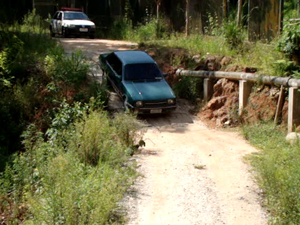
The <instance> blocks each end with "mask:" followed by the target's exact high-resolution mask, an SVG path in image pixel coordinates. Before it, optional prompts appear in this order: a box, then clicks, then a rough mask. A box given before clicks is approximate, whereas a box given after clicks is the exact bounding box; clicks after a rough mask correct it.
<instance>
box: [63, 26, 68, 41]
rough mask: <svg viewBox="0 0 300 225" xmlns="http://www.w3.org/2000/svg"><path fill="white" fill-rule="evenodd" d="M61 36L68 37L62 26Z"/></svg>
mask: <svg viewBox="0 0 300 225" xmlns="http://www.w3.org/2000/svg"><path fill="white" fill-rule="evenodd" d="M62 36H63V37H64V38H67V37H68V34H67V31H66V28H64V27H63V28H62Z"/></svg>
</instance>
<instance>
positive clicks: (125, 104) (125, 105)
mask: <svg viewBox="0 0 300 225" xmlns="http://www.w3.org/2000/svg"><path fill="white" fill-rule="evenodd" d="M127 103H128V101H127V98H125V99H124V109H125V112H130V108H129V107H128V104H127Z"/></svg>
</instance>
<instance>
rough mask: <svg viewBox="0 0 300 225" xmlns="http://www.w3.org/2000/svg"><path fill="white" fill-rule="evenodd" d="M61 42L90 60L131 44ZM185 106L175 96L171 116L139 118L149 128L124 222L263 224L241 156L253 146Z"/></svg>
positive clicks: (254, 188)
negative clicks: (139, 175) (204, 120)
mask: <svg viewBox="0 0 300 225" xmlns="http://www.w3.org/2000/svg"><path fill="white" fill-rule="evenodd" d="M61 43H62V45H63V46H64V47H65V48H66V50H67V51H68V52H69V53H70V52H72V51H74V50H75V49H82V51H83V52H84V54H86V56H87V57H90V59H91V60H94V61H95V63H97V62H96V61H97V57H98V55H99V53H102V52H110V51H113V50H121V49H130V48H132V47H133V46H134V45H133V44H132V43H126V42H117V41H116V42H115V41H106V40H88V39H87V40H85V39H62V40H61ZM99 76H101V73H100V72H99ZM114 99H115V101H116V102H117V101H118V100H117V99H116V98H114ZM115 105H118V103H116V104H115ZM120 105H122V104H120ZM189 107H190V106H189V104H187V103H186V102H185V101H180V102H179V108H178V109H177V110H176V112H174V113H172V114H170V115H153V116H147V117H141V118H140V119H141V120H144V121H145V122H146V124H148V129H147V132H146V133H145V137H144V140H145V142H146V146H145V147H144V148H143V149H141V152H140V153H138V154H136V155H135V156H134V158H135V160H136V161H137V163H138V165H139V172H140V173H141V175H142V176H141V177H140V178H139V179H138V180H137V181H136V183H135V185H134V186H133V187H132V189H131V190H130V191H129V193H128V195H127V196H126V197H125V198H124V202H123V203H124V205H125V207H126V208H127V209H128V224H143V225H144V224H149V225H150V224H151V225H156V224H172V225H173V224H178V225H182V224H188V225H192V224H195V225H196V224H197V225H199V224H210V225H215V224H228V225H236V224H245V225H246V224H247V225H248V224H251V225H255V224H257V225H262V224H267V218H266V214H265V212H264V210H263V208H262V207H261V205H260V195H259V192H260V190H259V189H258V187H257V185H256V184H255V182H254V179H253V175H251V173H250V172H249V171H250V170H251V168H250V166H249V165H248V164H247V162H245V160H244V156H246V155H248V154H250V153H253V152H255V151H256V149H255V148H253V147H251V146H250V145H249V144H248V143H247V142H246V141H245V140H244V139H243V137H242V136H241V135H239V134H238V133H237V132H232V131H228V130H215V129H210V128H208V127H207V126H206V125H205V124H204V123H203V122H201V118H199V117H193V116H191V115H190V114H189V113H188V111H189Z"/></svg>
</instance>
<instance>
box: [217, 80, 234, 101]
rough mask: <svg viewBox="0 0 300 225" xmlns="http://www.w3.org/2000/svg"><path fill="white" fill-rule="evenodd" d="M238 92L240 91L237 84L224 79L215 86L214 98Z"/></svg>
mask: <svg viewBox="0 0 300 225" xmlns="http://www.w3.org/2000/svg"><path fill="white" fill-rule="evenodd" d="M236 90H238V85H237V84H236V83H235V82H233V81H229V80H228V79H226V78H222V79H220V80H218V81H217V83H216V84H215V85H214V95H213V97H217V96H221V95H225V94H229V93H232V92H235V91H236Z"/></svg>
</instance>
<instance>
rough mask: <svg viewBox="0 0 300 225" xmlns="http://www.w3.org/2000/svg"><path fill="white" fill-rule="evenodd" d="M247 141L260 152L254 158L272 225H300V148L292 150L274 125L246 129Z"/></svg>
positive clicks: (293, 147)
mask: <svg viewBox="0 0 300 225" xmlns="http://www.w3.org/2000/svg"><path fill="white" fill-rule="evenodd" d="M243 132H244V135H245V137H246V139H248V140H249V141H250V143H252V144H253V145H254V146H256V147H258V148H260V149H261V150H260V152H259V153H258V154H254V155H252V156H251V162H252V165H253V166H254V170H255V171H256V172H257V180H258V183H259V185H260V187H261V188H262V189H263V191H264V194H265V197H266V205H267V207H268V210H269V211H270V215H271V218H270V223H271V224H299V223H300V217H299V213H300V208H299V206H300V196H299V193H300V173H299V171H300V166H299V160H300V154H299V153H300V152H299V149H300V145H299V143H298V144H296V145H294V146H291V145H290V144H288V143H287V142H286V141H285V133H283V132H282V131H281V130H280V129H279V128H278V127H277V126H275V125H274V124H273V123H259V124H256V125H249V126H245V127H244V128H243Z"/></svg>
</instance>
